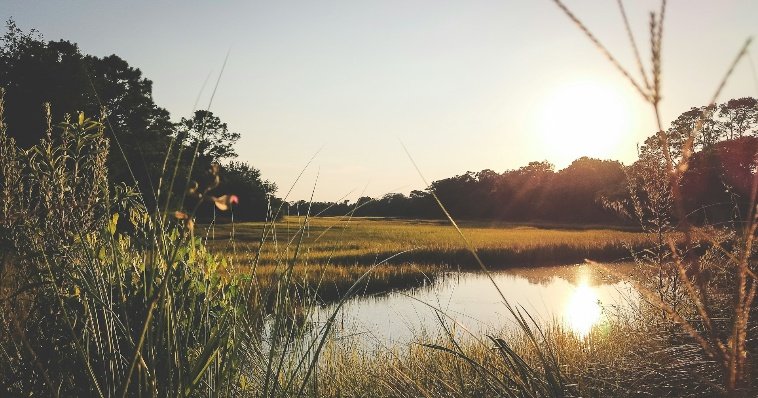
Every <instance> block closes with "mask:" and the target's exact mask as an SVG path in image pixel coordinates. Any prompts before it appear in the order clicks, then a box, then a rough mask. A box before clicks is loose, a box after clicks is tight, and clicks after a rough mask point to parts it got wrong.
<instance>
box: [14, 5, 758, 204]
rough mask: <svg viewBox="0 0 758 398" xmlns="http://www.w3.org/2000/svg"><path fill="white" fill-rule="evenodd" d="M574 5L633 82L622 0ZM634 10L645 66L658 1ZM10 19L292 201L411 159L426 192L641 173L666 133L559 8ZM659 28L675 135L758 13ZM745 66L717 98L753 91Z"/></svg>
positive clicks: (395, 185)
mask: <svg viewBox="0 0 758 398" xmlns="http://www.w3.org/2000/svg"><path fill="white" fill-rule="evenodd" d="M565 3H566V4H567V5H568V6H569V7H570V8H571V9H572V10H573V11H574V13H575V14H576V15H577V16H578V17H579V18H580V19H582V20H583V22H584V23H585V24H586V25H587V26H588V28H589V29H590V30H592V32H593V33H594V34H595V35H596V36H597V37H598V38H599V39H600V41H601V42H602V43H603V44H604V45H605V46H606V47H607V48H609V49H610V50H611V52H612V53H613V54H614V55H615V56H616V57H617V58H618V59H619V60H620V62H621V63H622V64H623V65H624V66H626V67H627V68H628V69H629V70H630V72H632V73H633V74H634V75H635V76H638V73H636V70H637V68H636V64H635V62H634V58H633V52H632V50H631V49H630V46H629V41H628V38H627V35H626V32H625V30H624V26H623V23H622V20H621V17H620V14H619V11H618V6H617V4H616V1H613V0H606V1H599V0H565ZM625 6H626V10H627V15H628V16H629V19H630V23H631V25H632V29H633V31H634V34H635V36H636V38H637V42H638V45H639V47H640V50H641V51H642V54H643V59H644V60H647V59H649V56H648V54H649V45H648V43H649V35H648V30H649V25H648V21H649V12H650V11H654V10H656V11H657V10H658V8H659V2H658V1H653V0H633V1H626V2H625ZM0 17H2V18H3V19H7V18H10V17H12V18H13V19H14V20H15V21H16V23H17V24H18V25H19V26H20V27H21V28H22V29H24V30H28V29H31V28H36V29H37V30H39V31H40V32H41V33H42V34H43V36H44V37H45V39H49V40H57V39H65V40H69V41H72V42H75V43H78V44H79V46H80V48H81V50H82V51H83V52H85V53H88V54H92V55H97V56H106V55H110V54H116V55H118V56H120V57H122V58H124V59H126V60H127V62H129V64H130V65H131V66H133V67H137V68H139V69H140V70H142V72H143V74H144V76H145V77H147V78H149V79H150V80H152V81H153V96H154V99H155V102H156V103H157V104H158V105H159V106H162V107H164V108H166V109H168V110H169V112H171V115H172V118H173V119H174V120H176V121H178V120H179V119H180V118H181V117H187V116H189V115H191V113H192V111H193V110H194V109H195V104H196V103H197V108H198V109H205V108H207V107H208V106H209V104H210V110H211V111H212V112H214V113H215V114H216V115H217V116H219V117H220V118H221V119H222V120H223V121H225V122H226V123H228V125H229V127H230V129H231V130H234V131H237V132H239V133H240V134H241V135H242V138H241V139H240V141H239V142H238V144H237V147H236V150H237V152H238V153H239V158H238V159H237V160H241V161H245V162H248V163H250V164H251V165H253V166H254V167H256V168H258V169H260V170H261V172H262V174H263V177H264V178H266V179H268V180H270V181H273V182H275V183H276V184H277V186H278V187H279V190H278V195H279V196H285V195H286V194H287V193H288V192H289V196H288V197H287V198H288V199H289V200H296V199H306V200H307V199H309V198H310V197H311V195H312V194H313V198H314V199H315V200H325V201H334V200H343V199H351V200H352V199H355V198H357V197H359V196H364V195H367V196H373V197H377V196H382V195H384V194H387V193H390V192H402V193H408V192H409V191H410V190H413V189H423V188H424V187H425V186H424V183H423V180H422V178H421V176H420V175H419V173H418V172H417V171H416V169H415V167H414V165H413V163H412V162H411V160H410V159H409V156H408V155H407V154H406V152H405V150H404V147H405V148H407V151H408V153H409V154H410V157H412V159H413V161H414V162H415V163H416V164H417V165H418V168H419V170H420V171H421V174H422V175H423V177H424V178H425V179H426V180H427V181H433V180H437V179H441V178H446V177H451V176H454V175H458V174H462V173H465V172H466V171H480V170H483V169H492V170H494V171H497V172H503V171H505V170H510V169H517V168H519V167H521V166H524V165H526V164H527V163H528V162H530V161H542V160H548V161H550V162H551V163H553V164H555V165H556V167H557V169H561V168H564V167H566V166H567V165H568V164H570V163H571V161H572V160H574V159H576V158H578V157H581V156H591V157H597V158H603V159H614V160H619V161H621V162H623V163H625V164H630V163H631V162H633V161H634V160H635V159H636V148H637V144H639V143H641V142H642V141H643V140H644V139H645V138H646V137H647V136H649V135H651V134H652V133H653V132H655V130H656V127H655V123H654V118H653V115H652V111H651V109H650V107H649V105H647V104H646V103H645V102H644V101H643V100H642V97H641V96H640V95H639V94H637V93H636V91H635V90H634V89H633V88H632V86H631V85H630V84H629V83H628V82H627V81H626V80H625V79H624V78H623V76H622V75H621V74H620V73H619V72H618V71H617V70H616V69H614V67H613V66H612V65H611V64H610V63H609V62H607V61H606V60H605V58H604V57H603V56H602V54H601V53H600V52H599V51H598V50H597V49H596V48H595V47H594V46H593V45H592V44H591V43H590V42H589V41H588V40H587V39H586V37H584V36H583V35H582V33H581V32H580V31H579V30H578V29H577V28H576V26H575V25H574V24H572V23H571V21H570V20H569V19H568V18H567V17H566V16H565V15H564V14H563V13H562V12H561V11H560V10H559V9H558V7H556V6H555V4H554V3H553V2H552V1H550V0H520V1H511V0H497V1H496V0H467V1H461V0H458V1H450V0H428V1H421V0H403V1H395V0H383V1H377V0H375V1H366V0H344V1H337V0H320V1H287V0H283V1H269V2H263V1H212V2H211V1H181V2H179V1H129V2H106V1H77V2H74V1H65V0H56V1H20V0H3V1H2V2H1V3H0ZM665 19H666V21H665V28H664V35H663V36H664V38H663V96H664V98H663V102H662V108H661V109H662V116H663V121H664V126H666V125H668V122H670V121H671V120H673V119H674V118H676V116H677V115H679V114H680V113H682V112H684V111H686V110H687V109H689V108H690V107H692V106H699V105H705V104H707V103H708V102H709V101H710V98H711V96H712V95H713V93H714V91H715V89H716V87H717V86H718V84H719V82H720V81H721V79H722V77H723V76H724V74H725V72H726V70H727V68H728V66H729V64H730V63H731V62H732V60H733V59H734V57H735V56H736V54H737V52H738V51H739V49H740V47H741V46H742V44H743V42H744V41H745V40H746V39H747V37H749V36H753V35H755V34H756V33H757V32H756V31H758V25H757V24H755V21H756V20H757V19H758V1H752V0H743V1H732V0H723V1H705V0H671V1H669V2H668V8H667V11H666V15H665ZM753 51H754V52H757V53H758V49H755V48H754V50H753ZM227 54H228V60H227V64H226V67H225V69H224V71H223V74H221V77H220V80H219V83H218V86H217V89H216V93H215V96H213V101H212V102H211V101H210V99H211V96H212V92H213V88H214V86H215V83H216V81H217V79H218V76H219V73H220V72H221V69H222V65H223V63H224V59H225V57H226V56H227ZM751 59H752V61H753V63H754V64H757V65H758V57H756V56H752V57H751ZM749 61H750V60H748V59H745V60H743V62H742V63H740V64H739V65H738V67H737V68H736V69H735V71H734V74H733V76H732V77H731V79H730V80H729V81H728V83H727V86H726V87H725V89H724V92H723V94H722V96H721V99H723V100H726V99H729V98H735V97H744V96H758V83H757V82H756V77H755V69H754V68H751V62H749ZM198 100H199V101H198ZM301 173H302V175H301ZM299 175H301V177H300V179H299V180H298V182H297V183H296V184H295V181H296V180H297V179H298V176H299Z"/></svg>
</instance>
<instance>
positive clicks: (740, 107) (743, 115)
mask: <svg viewBox="0 0 758 398" xmlns="http://www.w3.org/2000/svg"><path fill="white" fill-rule="evenodd" d="M719 116H720V117H721V118H722V122H721V125H722V126H723V135H724V136H725V138H727V139H734V138H742V137H743V136H744V135H756V134H758V130H756V126H758V100H756V99H755V98H751V97H745V98H735V99H731V100H729V101H727V102H726V103H723V104H721V105H720V106H719Z"/></svg>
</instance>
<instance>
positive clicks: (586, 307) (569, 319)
mask: <svg viewBox="0 0 758 398" xmlns="http://www.w3.org/2000/svg"><path fill="white" fill-rule="evenodd" d="M601 314H602V309H601V308H600V301H599V299H598V295H597V292H595V289H593V288H591V287H589V285H587V283H586V282H583V283H582V284H580V285H579V286H577V287H576V289H575V290H574V293H573V294H572V295H571V300H569V302H568V305H566V312H565V322H566V323H568V326H569V327H570V328H571V330H572V331H573V332H574V333H575V334H576V335H577V336H579V337H586V336H587V335H588V334H589V332H590V331H591V330H592V327H593V326H595V324H597V323H598V321H600V316H601Z"/></svg>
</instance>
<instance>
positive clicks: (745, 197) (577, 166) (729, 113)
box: [290, 98, 758, 225]
mask: <svg viewBox="0 0 758 398" xmlns="http://www.w3.org/2000/svg"><path fill="white" fill-rule="evenodd" d="M756 127H758V101H756V99H754V98H739V99H732V100H729V101H727V102H725V103H723V104H720V105H718V106H712V107H698V108H692V109H690V110H689V111H687V112H684V113H683V114H682V115H680V116H679V117H678V118H677V119H676V120H675V121H674V122H673V123H672V125H671V128H670V129H669V130H668V131H666V135H667V136H668V138H669V142H670V148H669V151H670V152H671V154H672V155H673V157H674V160H677V159H678V158H679V157H680V156H681V153H682V150H683V148H685V147H686V145H685V143H686V141H687V139H688V137H689V136H690V135H691V133H692V132H693V131H695V132H698V133H697V134H695V135H694V137H695V138H694V140H693V142H692V145H691V148H692V149H693V150H694V151H695V153H694V154H693V156H692V158H691V160H690V162H689V168H688V169H687V171H686V172H685V173H684V175H683V178H682V180H681V181H680V182H679V183H680V185H681V187H682V193H683V195H684V198H685V201H684V203H685V206H686V209H685V210H686V212H687V213H688V214H693V215H694V218H693V219H694V220H697V221H700V222H701V223H723V222H728V221H732V220H735V219H738V217H739V216H740V215H743V216H744V215H745V214H746V212H747V211H748V209H747V204H748V203H749V199H750V195H751V194H752V192H751V187H752V186H753V185H752V182H753V179H754V178H755V173H756V169H757V168H758V159H756V154H758V130H757V129H756ZM659 142H660V141H659V139H658V137H657V135H653V136H651V137H649V138H648V139H647V140H646V141H645V143H644V145H642V146H640V148H639V159H638V160H637V161H636V162H635V163H633V164H632V165H629V166H624V165H622V164H621V163H619V162H617V161H612V160H599V159H592V158H587V157H582V158H580V159H577V160H575V161H574V162H573V163H571V164H570V165H569V166H568V167H566V168H564V169H562V170H560V171H556V170H555V167H554V166H553V165H552V164H550V163H549V162H547V161H541V162H531V163H529V164H528V165H526V166H523V167H521V168H519V169H516V170H507V171H505V172H503V173H497V172H495V171H493V170H489V169H487V170H482V171H479V172H471V171H469V172H466V173H464V174H461V175H457V176H455V177H450V178H445V179H442V180H438V181H434V182H432V183H431V184H430V187H429V188H428V189H425V190H414V191H412V192H411V193H410V194H409V195H407V196H406V195H404V194H400V193H390V194H387V195H384V196H383V197H381V198H370V197H362V198H360V199H358V200H357V201H356V202H352V203H351V202H349V201H343V202H340V203H330V202H317V203H312V204H309V203H307V202H305V201H299V202H293V203H290V213H291V214H304V212H306V211H307V210H308V208H309V206H310V209H311V214H321V215H332V216H336V215H345V214H354V215H358V216H378V217H399V218H431V219H440V218H443V217H444V214H443V213H442V211H441V210H440V208H439V206H438V205H437V203H436V201H435V200H434V197H433V196H432V194H431V193H432V192H434V193H435V194H436V195H437V197H438V198H439V199H440V201H441V202H442V203H443V204H444V205H445V207H446V208H447V210H448V211H449V212H450V213H451V215H452V216H453V217H455V218H458V219H478V220H498V221H507V222H544V223H566V224H618V225H621V224H633V225H636V224H638V223H639V222H640V221H641V220H645V219H651V218H653V219H657V220H659V221H661V222H663V220H665V222H666V223H668V224H670V225H674V224H675V223H676V220H675V217H674V216H673V213H674V212H673V209H672V207H671V206H672V205H673V204H672V202H671V198H670V197H669V196H668V194H667V193H668V192H670V189H669V185H668V184H669V180H668V177H667V175H666V174H665V164H664V161H663V159H664V156H663V153H662V148H660V144H659ZM635 201H636V203H637V205H638V206H636V209H637V211H636V210H635ZM640 201H644V202H647V203H646V205H645V206H639V205H640ZM651 208H652V209H657V210H656V211H657V214H654V215H653V214H642V213H640V211H642V210H640V209H651Z"/></svg>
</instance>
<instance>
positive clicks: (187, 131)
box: [0, 20, 758, 224]
mask: <svg viewBox="0 0 758 398" xmlns="http://www.w3.org/2000/svg"><path fill="white" fill-rule="evenodd" d="M0 87H2V88H3V89H4V90H5V99H6V101H5V102H6V112H5V115H6V116H5V123H6V125H7V126H8V133H9V135H10V136H11V137H13V138H14V139H15V140H16V141H17V143H18V144H19V145H20V146H22V147H30V146H32V145H34V144H35V143H36V142H38V141H39V139H40V138H41V137H43V136H44V135H45V134H47V133H48V131H49V130H50V128H49V123H50V121H51V120H52V121H60V120H65V117H66V116H65V115H75V114H77V113H78V112H84V113H85V114H86V115H88V116H91V117H92V116H94V117H97V116H98V115H101V117H102V118H103V120H104V122H105V124H106V127H107V129H106V135H107V136H108V138H109V139H110V140H111V153H110V156H109V158H108V169H109V179H110V181H111V183H113V184H127V185H133V186H136V187H137V188H138V189H139V190H140V192H142V193H143V197H144V199H145V201H146V204H148V205H149V206H154V205H157V204H158V203H165V201H166V200H169V201H170V203H169V205H170V206H173V207H179V206H181V204H182V202H183V201H184V194H185V190H186V187H187V184H186V181H188V180H190V181H200V180H202V179H203V178H204V177H206V176H207V175H206V171H207V170H208V169H209V168H211V165H213V164H223V167H222V171H221V173H220V177H221V181H220V183H219V184H218V185H217V186H216V188H214V190H213V192H210V193H211V194H213V195H216V196H221V195H224V194H235V195H237V196H238V197H239V205H238V206H236V208H235V209H234V215H235V217H236V219H237V220H262V219H266V218H268V217H271V215H272V213H273V212H272V211H271V210H270V209H272V208H273V209H276V208H278V207H279V205H280V204H282V200H281V199H279V198H277V197H276V196H275V193H276V185H275V184H274V183H272V182H270V181H267V180H265V179H264V178H263V177H262V176H261V173H260V171H259V170H258V169H256V168H255V167H253V166H252V165H250V164H249V163H246V162H239V161H235V159H236V157H237V153H236V151H235V149H234V145H235V143H236V142H237V141H238V140H239V138H240V134H239V133H237V132H234V131H231V130H230V129H229V127H228V126H227V124H226V123H224V122H223V121H222V120H221V119H220V118H219V117H218V116H216V115H214V114H213V113H212V112H209V111H206V110H198V111H195V112H194V113H192V114H190V115H188V116H186V117H182V118H180V120H179V121H178V122H174V121H172V120H171V115H170V114H169V112H168V111H167V110H166V109H164V108H162V107H160V106H158V105H157V104H156V103H155V102H154V100H153V97H152V82H151V81H150V80H148V79H147V78H146V77H144V76H143V75H142V72H141V71H140V70H139V69H137V68H134V67H132V66H130V65H129V64H128V63H127V62H126V61H125V60H124V59H122V58H120V57H118V56H116V55H109V56H105V57H96V56H92V55H86V54H83V53H82V52H81V51H80V50H79V48H78V46H77V45H76V44H75V43H71V42H69V41H65V40H59V41H46V40H44V38H43V37H42V35H41V34H39V33H38V32H36V31H34V30H32V31H30V32H23V31H22V30H21V29H19V28H18V27H17V25H16V24H15V22H14V21H13V20H9V21H8V22H7V30H6V33H5V34H4V35H3V36H2V38H1V39H0ZM45 103H48V104H50V108H49V115H48V114H46V112H45V111H43V104H45ZM757 103H758V102H757V101H756V99H754V98H737V99H732V100H729V101H727V102H725V103H722V104H718V105H715V106H701V107H694V108H691V109H690V110H688V111H686V112H684V113H682V114H681V115H680V116H679V117H678V118H676V120H674V122H673V123H672V124H671V127H670V128H669V129H668V130H667V131H665V132H663V133H664V134H666V135H667V136H668V142H669V146H670V147H669V148H667V149H668V150H669V151H670V153H671V154H672V156H673V158H674V160H676V159H677V158H678V157H680V156H681V152H682V151H683V150H687V148H690V147H691V148H693V150H694V151H696V153H695V154H694V156H693V157H692V160H691V161H690V162H689V164H690V166H689V169H688V170H687V171H686V172H685V173H684V175H683V177H682V180H681V181H680V182H679V183H680V184H681V185H682V192H683V193H684V194H685V203H686V206H687V211H688V212H694V213H696V214H697V218H698V219H699V220H701V221H703V222H724V221H726V220H731V219H734V215H735V214H737V213H744V212H745V211H747V209H746V208H745V206H746V203H747V199H749V196H750V195H751V192H752V191H751V187H752V179H753V177H754V175H755V170H756V152H757V151H758V138H757V137H758V131H757V129H756V127H757V126H758V105H757ZM693 130H697V131H698V132H699V133H698V134H696V137H697V138H696V140H695V141H694V142H692V143H691V144H692V145H687V144H688V143H687V142H686V139H687V137H689V132H691V131H693ZM659 142H660V140H659V139H658V138H657V137H656V135H655V134H654V135H652V136H651V137H650V138H648V139H647V140H646V141H645V142H644V144H643V145H641V146H640V147H639V148H638V154H639V159H638V160H637V161H636V162H635V163H633V164H631V165H629V166H624V165H623V164H621V163H619V162H617V161H613V160H601V159H592V158H587V157H582V158H580V159H577V160H575V161H574V162H573V163H571V164H570V165H569V166H568V167H566V168H564V169H562V170H556V169H555V166H554V165H552V164H551V163H549V162H547V161H535V162H530V163H529V164H527V165H525V166H523V167H520V168H518V169H514V170H506V171H504V172H502V173H498V172H496V171H493V170H490V169H485V170H481V171H478V172H473V171H468V172H466V173H463V174H460V175H456V176H453V177H449V178H444V179H441V180H437V181H434V182H432V183H431V184H430V186H429V187H428V188H426V189H421V190H414V191H411V192H410V194H408V195H405V194H402V193H389V194H386V195H384V196H382V197H379V198H371V197H362V198H359V199H358V200H356V201H354V202H350V201H341V202H315V203H307V202H305V201H302V200H301V201H295V202H289V203H286V205H287V209H286V211H285V212H283V213H282V214H286V213H289V214H304V213H305V212H306V211H310V213H311V214H319V215H345V214H355V215H358V216H381V217H401V218H432V219H436V218H443V217H444V214H443V213H442V211H441V209H440V207H439V205H438V204H437V202H436V200H435V198H434V196H433V194H434V195H436V196H437V198H439V200H440V201H441V202H442V203H443V204H444V205H445V207H446V208H447V210H448V211H449V212H450V213H451V215H452V216H453V217H455V218H459V219H480V220H500V221H512V222H548V223H576V224H624V223H637V222H639V221H640V220H650V219H651V214H642V212H648V213H649V212H650V211H654V212H655V213H656V214H654V215H652V216H654V217H652V219H657V220H666V222H667V223H675V222H676V220H675V219H674V218H673V216H671V213H672V212H671V211H670V210H671V209H670V206H671V201H670V198H668V197H667V196H666V193H667V192H669V190H668V189H667V188H668V185H667V184H668V183H669V181H668V179H667V178H666V176H665V174H664V173H665V164H663V163H662V162H663V159H664V158H665V157H664V156H663V155H662V153H663V150H664V148H661V147H660V144H659ZM190 166H192V167H190ZM190 169H191V170H192V171H191V172H189V170H190ZM159 187H160V188H161V190H160V191H159V189H158V188H159ZM158 194H160V195H161V198H159V197H158ZM199 205H200V208H199V211H198V215H199V216H200V217H201V218H211V217H213V216H214V213H213V206H212V205H211V204H210V203H205V204H204V203H200V204H199ZM651 209H655V210H651ZM656 217H657V218H656ZM661 222H662V221H661Z"/></svg>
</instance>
